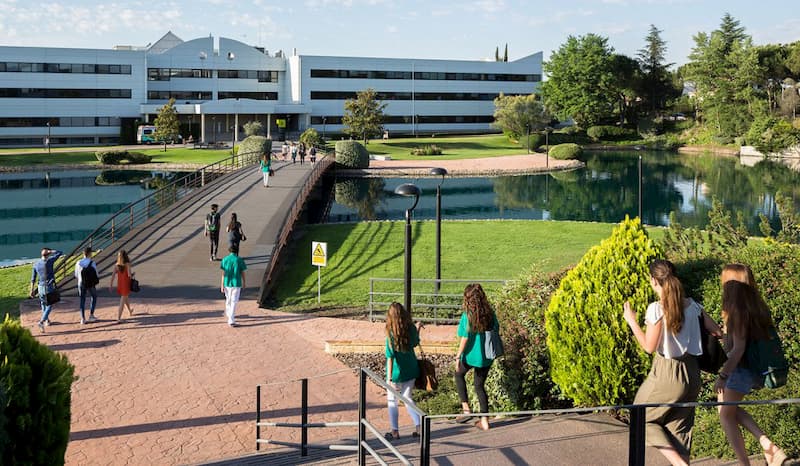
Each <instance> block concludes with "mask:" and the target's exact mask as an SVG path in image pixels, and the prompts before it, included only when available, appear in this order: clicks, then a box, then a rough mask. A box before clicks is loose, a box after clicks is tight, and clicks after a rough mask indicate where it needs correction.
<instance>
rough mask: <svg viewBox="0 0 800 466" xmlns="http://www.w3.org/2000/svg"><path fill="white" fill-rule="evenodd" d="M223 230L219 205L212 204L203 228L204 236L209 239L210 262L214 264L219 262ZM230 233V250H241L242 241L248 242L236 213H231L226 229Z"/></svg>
mask: <svg viewBox="0 0 800 466" xmlns="http://www.w3.org/2000/svg"><path fill="white" fill-rule="evenodd" d="M221 228H222V217H221V215H220V213H219V205H217V204H211V212H209V213H208V214H206V219H205V222H204V227H203V235H204V236H205V237H207V238H208V241H209V246H210V251H209V252H210V255H211V257H210V259H209V260H210V261H211V262H214V261H216V260H219V258H218V256H217V253H218V252H219V232H220V229H221ZM225 231H226V232H227V233H228V249H230V248H236V250H237V251H238V250H239V245H240V243H241V242H242V241H247V236H245V234H244V228H243V227H242V222H240V221H239V217H238V216H237V215H236V212H233V213H231V218H230V221H228V225H227V226H226V227H225Z"/></svg>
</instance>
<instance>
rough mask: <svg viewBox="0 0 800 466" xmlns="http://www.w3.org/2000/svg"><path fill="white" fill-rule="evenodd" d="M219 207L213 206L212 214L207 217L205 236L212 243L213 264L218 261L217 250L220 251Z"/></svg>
mask: <svg viewBox="0 0 800 466" xmlns="http://www.w3.org/2000/svg"><path fill="white" fill-rule="evenodd" d="M217 207H218V206H217V205H216V204H211V212H210V213H208V214H207V215H206V223H205V231H204V234H205V236H208V239H209V241H210V242H211V262H214V261H215V260H217V250H218V249H219V228H220V218H219V212H217Z"/></svg>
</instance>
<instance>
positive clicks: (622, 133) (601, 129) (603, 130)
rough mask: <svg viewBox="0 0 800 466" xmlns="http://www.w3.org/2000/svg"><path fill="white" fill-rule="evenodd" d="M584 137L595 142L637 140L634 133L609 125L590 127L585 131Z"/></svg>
mask: <svg viewBox="0 0 800 466" xmlns="http://www.w3.org/2000/svg"><path fill="white" fill-rule="evenodd" d="M586 135H587V136H589V137H590V138H592V139H593V140H595V141H621V140H626V139H638V136H637V134H636V131H634V130H632V129H628V128H621V127H619V126H611V125H600V126H592V127H590V128H589V129H587V130H586Z"/></svg>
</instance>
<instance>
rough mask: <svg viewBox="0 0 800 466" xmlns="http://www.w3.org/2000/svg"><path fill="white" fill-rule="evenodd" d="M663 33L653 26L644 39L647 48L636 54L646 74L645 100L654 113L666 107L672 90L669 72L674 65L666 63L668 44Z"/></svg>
mask: <svg viewBox="0 0 800 466" xmlns="http://www.w3.org/2000/svg"><path fill="white" fill-rule="evenodd" d="M661 32H662V31H661V30H660V29H658V28H657V27H655V25H653V24H651V25H650V31H649V32H648V33H647V36H646V37H645V38H644V41H645V46H644V47H643V48H641V49H639V51H638V52H637V53H636V57H637V58H638V59H639V64H640V66H641V69H642V73H643V74H644V93H645V99H646V101H647V104H648V106H649V107H650V109H651V110H652V111H655V110H659V109H663V108H664V107H665V106H666V101H667V98H668V96H669V94H670V90H671V89H672V86H671V84H670V76H669V71H668V69H669V67H670V66H672V63H666V58H665V57H666V54H667V43H666V41H665V40H664V39H662V38H661Z"/></svg>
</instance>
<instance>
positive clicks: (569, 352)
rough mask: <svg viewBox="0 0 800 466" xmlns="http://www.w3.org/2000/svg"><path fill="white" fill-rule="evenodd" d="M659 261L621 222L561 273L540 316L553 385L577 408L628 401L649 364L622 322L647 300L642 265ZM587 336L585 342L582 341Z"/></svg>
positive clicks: (630, 224) (634, 225) (637, 231)
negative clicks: (627, 308) (626, 311)
mask: <svg viewBox="0 0 800 466" xmlns="http://www.w3.org/2000/svg"><path fill="white" fill-rule="evenodd" d="M658 256H659V249H658V247H657V245H656V244H655V243H654V242H653V241H652V240H651V239H650V238H649V237H648V236H647V233H646V232H645V231H644V229H643V228H642V225H641V223H640V222H639V219H638V218H637V219H633V220H630V219H628V218H626V219H625V220H624V221H623V222H622V223H620V225H619V226H618V227H616V228H615V229H614V231H613V232H612V233H611V236H610V237H609V238H607V239H605V240H603V242H602V243H600V245H598V246H595V247H593V248H592V249H590V250H589V252H587V253H586V255H584V256H583V258H582V259H581V261H580V262H579V263H578V265H577V266H575V268H574V269H572V270H570V271H569V273H567V276H566V277H564V279H563V280H562V281H561V284H560V286H559V288H558V290H557V291H556V292H555V293H554V294H553V296H552V297H551V299H550V304H549V306H548V308H547V311H546V313H545V327H546V330H547V348H548V350H549V351H550V367H551V372H550V373H551V375H552V378H553V382H555V383H556V384H557V385H558V387H559V388H560V389H561V391H562V393H563V394H564V395H566V396H567V397H569V398H571V399H572V400H573V401H574V402H575V404H576V405H581V406H603V405H615V404H622V403H625V402H629V401H631V400H632V399H633V396H634V394H635V392H636V389H637V387H638V386H639V383H640V382H641V380H642V379H643V378H644V376H645V374H646V373H647V370H648V368H649V366H650V358H649V357H648V356H647V354H646V353H645V352H644V351H642V350H641V349H640V348H639V345H638V344H637V343H636V339H635V338H633V336H632V335H631V332H630V330H629V329H628V326H627V325H626V324H625V321H624V320H623V318H622V305H623V304H624V303H625V301H630V303H631V305H632V306H633V308H634V309H636V310H637V311H638V312H639V313H640V315H641V314H643V313H644V311H645V309H646V307H647V305H648V304H649V302H650V301H651V300H652V298H653V291H652V289H651V287H650V275H649V269H648V267H649V265H650V262H651V261H652V260H653V259H655V258H656V257H658ZM587 335H591V338H587Z"/></svg>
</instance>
